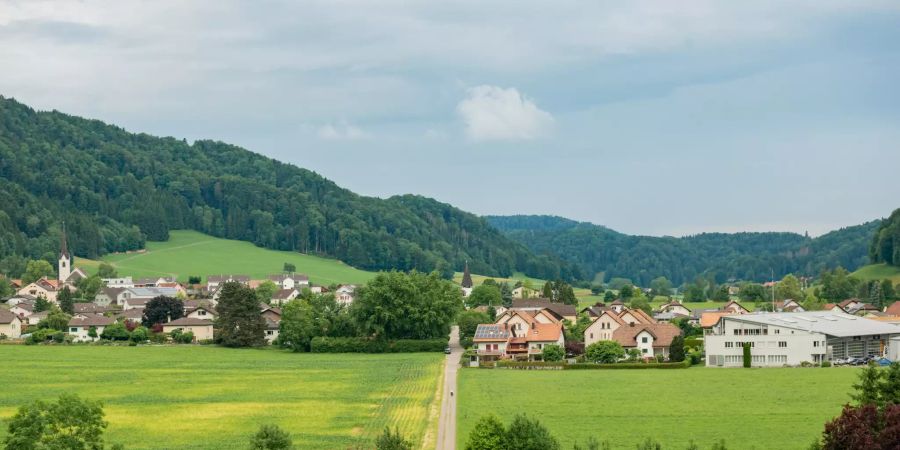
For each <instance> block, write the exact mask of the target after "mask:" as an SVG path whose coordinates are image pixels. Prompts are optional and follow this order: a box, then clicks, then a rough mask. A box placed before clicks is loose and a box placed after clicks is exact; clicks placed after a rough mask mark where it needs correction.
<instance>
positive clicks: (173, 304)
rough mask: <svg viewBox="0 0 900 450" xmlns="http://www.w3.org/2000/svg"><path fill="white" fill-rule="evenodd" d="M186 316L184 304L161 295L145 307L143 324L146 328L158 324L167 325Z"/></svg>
mask: <svg viewBox="0 0 900 450" xmlns="http://www.w3.org/2000/svg"><path fill="white" fill-rule="evenodd" d="M183 316H184V302H183V301H181V300H179V299H177V298H172V297H166V296H165V295H160V296H159V297H156V298H153V299H151V300H150V301H149V302H147V305H146V306H145V307H144V316H143V318H142V319H141V322H142V323H143V324H144V326H145V327H148V328H149V327H152V326H153V325H155V324H158V323H166V322H170V321H172V320H176V319H180V318H182V317H183Z"/></svg>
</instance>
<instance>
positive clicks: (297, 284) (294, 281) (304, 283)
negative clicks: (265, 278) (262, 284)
mask: <svg viewBox="0 0 900 450" xmlns="http://www.w3.org/2000/svg"><path fill="white" fill-rule="evenodd" d="M269 280H270V281H272V282H273V283H275V284H277V285H278V286H279V287H280V288H281V289H294V288H296V289H303V288H304V287H309V277H308V276H306V275H304V274H302V273H277V274H273V275H269Z"/></svg>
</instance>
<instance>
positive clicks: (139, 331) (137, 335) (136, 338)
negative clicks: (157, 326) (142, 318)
mask: <svg viewBox="0 0 900 450" xmlns="http://www.w3.org/2000/svg"><path fill="white" fill-rule="evenodd" d="M149 336H150V330H148V329H147V328H146V327H143V326H141V327H137V328H135V329H134V330H133V331H132V332H131V342H147V339H148V338H149Z"/></svg>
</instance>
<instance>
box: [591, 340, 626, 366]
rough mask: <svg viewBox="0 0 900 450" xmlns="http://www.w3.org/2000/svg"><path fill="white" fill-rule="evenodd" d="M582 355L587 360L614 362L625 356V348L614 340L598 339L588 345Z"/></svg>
mask: <svg viewBox="0 0 900 450" xmlns="http://www.w3.org/2000/svg"><path fill="white" fill-rule="evenodd" d="M584 355H585V357H587V359H588V360H589V361H593V362H598V363H614V362H616V361H618V360H620V359H622V357H623V356H625V349H623V348H622V345H620V344H619V343H618V342H615V341H599V342H594V343H593V344H591V345H588V346H587V349H585V352H584Z"/></svg>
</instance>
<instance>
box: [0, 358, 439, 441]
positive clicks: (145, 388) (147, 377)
mask: <svg viewBox="0 0 900 450" xmlns="http://www.w3.org/2000/svg"><path fill="white" fill-rule="evenodd" d="M443 356H444V355H442V354H426V353H418V354H385V355H364V354H331V355H319V354H292V353H287V352H283V351H280V350H274V349H266V350H240V349H225V348H218V347H212V346H181V347H153V346H141V347H100V346H22V345H0V360H2V361H3V362H4V364H2V366H0V379H2V380H6V381H7V386H6V389H4V392H3V395H0V440H2V439H3V436H4V435H5V433H6V424H5V423H3V422H4V420H5V419H8V418H9V417H10V416H12V415H13V414H14V413H15V411H16V409H17V408H18V407H19V406H20V405H22V404H24V403H27V402H30V401H32V400H36V399H45V400H51V399H55V398H56V397H57V396H58V395H59V394H62V393H69V392H70V393H76V394H78V395H80V396H82V397H84V398H90V399H94V400H101V401H102V402H103V403H104V410H105V412H106V420H107V421H108V422H109V427H108V428H107V431H106V435H105V436H106V438H107V442H113V443H115V442H120V443H122V444H124V445H125V446H126V448H129V449H174V448H178V449H244V448H247V444H248V442H249V436H250V435H251V434H253V433H254V432H255V431H256V429H257V428H258V427H259V426H260V425H261V424H277V425H279V426H280V427H282V428H283V429H285V430H286V431H288V432H289V433H291V435H292V437H293V439H294V444H295V445H296V447H297V448H321V449H347V448H357V447H359V448H371V446H372V441H373V439H374V437H377V436H378V435H379V434H380V433H381V432H382V430H383V429H384V427H385V426H391V427H394V426H397V427H399V429H400V431H401V432H402V433H403V434H404V435H406V436H407V437H408V438H411V439H412V440H413V441H414V442H417V443H419V442H423V441H428V442H430V447H432V448H433V446H434V441H435V439H436V433H437V413H438V411H439V408H438V406H439V404H438V403H436V402H438V401H439V399H438V398H437V396H438V393H439V389H438V385H439V382H440V377H441V376H442V373H443V370H442V368H443V366H442V362H443V360H444V357H443ZM9 383H14V386H15V387H14V388H13V386H12V385H9ZM426 435H427V436H426Z"/></svg>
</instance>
